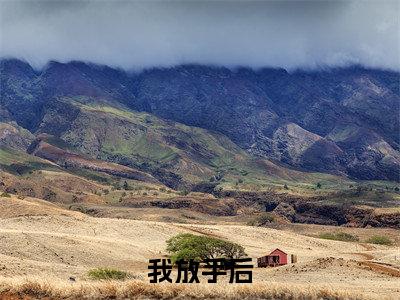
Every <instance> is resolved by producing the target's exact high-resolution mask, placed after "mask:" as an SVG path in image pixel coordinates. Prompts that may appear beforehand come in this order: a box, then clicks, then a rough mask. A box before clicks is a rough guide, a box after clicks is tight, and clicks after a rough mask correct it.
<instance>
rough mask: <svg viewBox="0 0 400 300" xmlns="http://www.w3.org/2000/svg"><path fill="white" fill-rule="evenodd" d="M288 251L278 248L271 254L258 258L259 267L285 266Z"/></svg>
mask: <svg viewBox="0 0 400 300" xmlns="http://www.w3.org/2000/svg"><path fill="white" fill-rule="evenodd" d="M287 256H288V255H287V253H285V252H283V251H282V250H280V249H278V248H276V249H275V250H274V251H272V252H271V253H270V254H268V255H265V256H262V257H259V258H257V265H258V267H259V268H265V267H277V266H283V265H286V264H287V263H288V258H287Z"/></svg>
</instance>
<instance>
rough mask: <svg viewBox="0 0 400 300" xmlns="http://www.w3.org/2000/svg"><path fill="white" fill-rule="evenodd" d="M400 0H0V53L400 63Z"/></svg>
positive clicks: (161, 60) (128, 63)
mask: <svg viewBox="0 0 400 300" xmlns="http://www.w3.org/2000/svg"><path fill="white" fill-rule="evenodd" d="M399 6H400V4H399V1H335V2H333V1H293V2H291V1H279V2H277V1H161V2H156V1H146V2H139V1H7V0H2V1H0V10H1V15H0V16H1V19H0V22H1V24H0V25H1V27H0V43H1V44H0V55H1V56H13V57H19V58H24V59H26V60H27V61H29V62H30V63H31V64H33V65H34V66H36V67H41V66H43V65H44V64H45V63H46V62H47V61H48V60H59V61H69V60H86V61H92V62H95V63H102V64H109V65H114V66H120V67H123V68H126V69H131V68H142V67H151V66H160V65H161V66H166V65H174V64H180V63H202V64H218V65H225V66H237V65H247V66H251V67H255V68H257V67H261V66H279V67H285V68H288V69H292V68H297V67H307V68H312V67H316V66H320V65H329V66H331V65H334V66H337V65H345V64H349V63H359V64H363V65H366V66H373V67H383V68H391V69H396V70H399V69H400V57H399V53H400V36H399V13H400V12H399V9H400V8H399Z"/></svg>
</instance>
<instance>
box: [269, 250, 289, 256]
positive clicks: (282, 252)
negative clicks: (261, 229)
mask: <svg viewBox="0 0 400 300" xmlns="http://www.w3.org/2000/svg"><path fill="white" fill-rule="evenodd" d="M275 251H279V252H282V253H283V254H286V255H287V253H286V252H285V251H282V250H281V249H279V248H276V249H275V250H273V251H271V253H270V254H268V255H271V254H272V253H274V252H275Z"/></svg>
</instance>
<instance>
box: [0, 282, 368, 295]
mask: <svg viewBox="0 0 400 300" xmlns="http://www.w3.org/2000/svg"><path fill="white" fill-rule="evenodd" d="M65 295H68V297H66V296H65ZM3 296H5V298H6V299H20V298H24V299H25V297H26V298H27V299H30V298H31V297H32V298H34V299H37V298H41V299H43V298H46V299H56V300H58V299H66V298H68V299H224V300H228V299H243V300H250V299H282V300H289V299H290V300H300V299H309V300H317V299H318V300H325V299H335V300H341V299H347V300H361V299H368V297H367V296H365V295H363V294H360V293H359V292H355V291H352V292H345V291H340V290H338V289H332V288H322V287H320V288H318V287H316V288H310V286H309V285H307V286H293V284H276V283H268V284H262V283H254V284H252V285H251V286H248V285H246V286H242V285H233V284H232V285H226V284H222V283H219V284H213V285H210V284H201V283H200V284H195V285H193V284H190V285H182V284H168V285H164V284H151V283H147V282H143V281H139V280H128V281H125V282H120V281H107V282H102V281H99V282H82V283H81V284H65V282H63V281H61V280H56V279H51V280H44V279H38V278H24V279H21V278H18V279H14V278H9V279H3V280H2V281H1V282H0V298H2V297H3ZM14 296H15V297H14Z"/></svg>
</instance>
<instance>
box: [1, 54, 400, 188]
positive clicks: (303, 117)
mask: <svg viewBox="0 0 400 300" xmlns="http://www.w3.org/2000/svg"><path fill="white" fill-rule="evenodd" d="M0 76H1V87H2V88H1V110H0V119H1V121H7V122H8V121H16V122H17V123H18V124H19V125H20V126H22V127H23V128H26V129H28V130H30V131H31V132H33V133H35V132H45V133H50V134H55V135H56V136H57V135H59V134H61V133H62V132H65V130H67V129H68V127H69V126H70V125H71V124H72V123H73V120H75V119H76V118H77V117H78V115H79V111H78V110H76V107H74V105H73V104H71V103H68V101H79V102H83V103H87V104H90V103H102V104H107V105H111V106H112V107H119V108H121V109H122V110H123V109H124V107H125V108H129V109H132V110H135V111H139V112H140V111H143V112H147V113H150V114H152V115H155V116H157V117H159V118H162V119H165V120H172V121H175V122H179V123H182V124H185V125H188V126H195V127H200V128H204V129H206V130H212V131H216V132H219V133H221V134H223V135H226V136H227V137H228V138H229V139H231V140H232V141H233V142H234V143H235V144H237V145H238V146H240V147H241V148H242V149H243V150H245V151H247V152H248V153H250V154H251V155H254V156H258V157H263V158H267V159H273V160H278V161H281V162H283V163H285V164H288V165H290V166H293V167H294V168H301V169H304V170H308V171H318V172H327V173H333V174H347V175H348V176H351V177H353V178H356V179H383V180H396V181H398V180H399V172H398V170H399V167H400V159H399V142H400V135H399V134H398V128H399V117H398V112H399V104H400V100H399V99H400V93H399V88H398V86H396V82H399V80H400V74H399V73H398V72H394V71H384V70H375V69H367V68H362V67H359V66H352V67H348V68H335V69H329V70H318V71H301V70H297V71H294V72H290V73H289V72H287V71H286V70H284V69H260V70H257V71H254V70H252V69H249V68H237V69H236V70H230V69H228V68H224V67H215V66H202V65H181V66H176V67H171V68H152V69H148V70H143V71H141V72H136V73H134V74H130V73H128V72H125V71H123V70H121V69H114V68H111V67H107V66H98V65H94V64H88V63H84V62H78V61H74V62H70V63H58V62H51V63H49V64H48V65H47V67H46V68H44V69H43V70H41V71H40V72H38V71H35V70H34V69H33V68H32V67H30V65H29V64H27V63H24V62H22V61H19V60H4V59H3V60H2V61H1V67H0ZM49 122H50V123H52V124H57V126H50V125H49V124H50V123H49ZM46 124H48V125H46ZM62 124H64V125H62ZM62 126H64V127H65V128H62ZM52 130H53V132H48V131H52ZM57 130H58V131H57Z"/></svg>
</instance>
